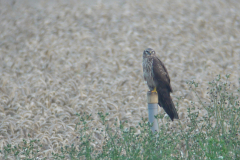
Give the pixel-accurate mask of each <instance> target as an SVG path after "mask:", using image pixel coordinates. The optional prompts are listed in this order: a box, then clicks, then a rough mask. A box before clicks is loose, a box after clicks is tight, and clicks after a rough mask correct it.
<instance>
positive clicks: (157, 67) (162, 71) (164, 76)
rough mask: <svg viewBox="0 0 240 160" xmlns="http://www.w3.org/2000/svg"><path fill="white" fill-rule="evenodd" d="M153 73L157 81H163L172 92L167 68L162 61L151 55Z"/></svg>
mask: <svg viewBox="0 0 240 160" xmlns="http://www.w3.org/2000/svg"><path fill="white" fill-rule="evenodd" d="M152 65H153V73H154V76H155V78H156V80H157V81H160V82H161V83H164V84H165V85H167V86H168V88H169V91H170V92H172V87H171V85H170V77H169V75H168V71H167V68H166V67H165V65H164V64H163V62H162V61H161V60H160V59H159V58H158V57H157V56H155V57H153V64H152Z"/></svg>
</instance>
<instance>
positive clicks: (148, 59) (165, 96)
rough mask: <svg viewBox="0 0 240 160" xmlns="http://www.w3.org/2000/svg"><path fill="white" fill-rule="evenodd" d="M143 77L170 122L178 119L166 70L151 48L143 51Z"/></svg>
mask: <svg viewBox="0 0 240 160" xmlns="http://www.w3.org/2000/svg"><path fill="white" fill-rule="evenodd" d="M143 76H144V80H145V81H146V82H147V85H148V88H149V89H150V91H151V92H157V93H158V105H159V106H161V107H163V109H164V110H165V112H166V113H167V114H168V115H169V117H170V118H171V120H172V121H173V119H179V118H178V113H177V110H176V108H175V106H174V104H173V101H172V98H171V96H170V92H172V87H171V85H170V78H169V75H168V72H167V69H166V67H165V66H164V64H163V63H162V62H161V61H160V59H159V58H158V57H157V56H156V53H155V51H154V50H153V49H151V48H147V49H146V50H144V51H143Z"/></svg>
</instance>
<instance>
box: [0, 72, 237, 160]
mask: <svg viewBox="0 0 240 160" xmlns="http://www.w3.org/2000/svg"><path fill="white" fill-rule="evenodd" d="M228 78H229V75H226V78H225V79H226V80H223V79H222V78H221V76H220V75H219V76H218V77H217V78H216V79H215V80H213V81H212V82H209V88H208V90H209V92H208V94H209V102H203V101H202V100H201V99H200V98H199V96H198V94H197V88H198V87H199V84H198V83H196V82H195V81H190V82H187V83H188V84H189V86H190V88H191V90H192V91H193V93H194V94H195V95H196V96H197V97H198V101H199V102H200V104H201V105H202V107H203V108H204V109H205V110H206V111H207V116H205V117H199V112H198V111H196V110H195V109H194V107H195V103H194V102H193V103H192V106H189V107H188V114H187V116H188V118H189V120H190V121H189V123H188V125H187V127H183V126H181V125H182V123H180V122H179V123H178V125H179V126H181V127H180V128H181V129H180V130H174V129H173V130H171V131H169V125H170V123H171V122H170V121H168V122H167V123H166V124H163V125H160V126H159V128H160V130H159V132H155V133H152V132H151V129H150V127H151V124H149V123H148V122H147V119H142V121H141V122H140V123H139V125H138V126H136V127H130V128H129V127H125V124H126V123H127V122H120V123H117V121H116V123H114V127H111V128H110V127H109V122H108V121H107V116H108V114H107V113H99V114H98V115H99V117H100V119H101V123H102V125H103V127H102V128H98V130H99V132H100V133H101V136H102V145H101V147H100V148H99V147H98V148H97V147H96V146H95V145H93V144H95V140H94V138H93V131H92V130H91V129H90V128H89V127H88V122H89V121H91V120H92V119H93V118H92V117H91V115H85V114H84V115H78V116H79V123H78V124H76V129H77V130H76V131H77V132H78V133H79V137H78V140H79V141H78V142H79V144H78V145H75V144H70V146H64V147H62V148H61V151H60V152H58V153H53V154H52V157H51V159H119V160H120V159H134V160H135V159H240V139H239V136H240V135H239V134H240V128H239V126H240V124H239V123H240V118H239V114H240V107H239V99H238V96H239V93H240V90H239V89H236V92H235V91H233V92H230V91H229V87H230V85H229V83H228V81H227V80H228ZM177 105H178V103H177ZM156 118H158V119H160V120H162V119H163V118H164V116H163V115H161V114H159V115H158V116H156ZM180 121H181V120H180ZM200 124H201V125H200ZM41 147H42V146H41V144H39V141H37V140H29V142H27V141H26V140H24V143H23V144H21V145H17V146H12V145H11V144H9V145H7V146H5V147H4V150H2V151H1V154H3V155H4V158H5V159H7V158H8V157H15V159H20V157H22V158H21V159H37V158H38V152H39V150H41V151H43V150H42V149H41ZM46 158H47V159H49V157H46Z"/></svg>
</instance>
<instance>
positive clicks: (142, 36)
mask: <svg viewBox="0 0 240 160" xmlns="http://www.w3.org/2000/svg"><path fill="white" fill-rule="evenodd" d="M149 47H150V48H153V49H154V50H155V51H156V54H157V55H158V57H159V58H160V59H161V61H162V62H163V63H164V64H165V66H166V68H167V69H168V72H169V76H170V78H171V85H172V88H173V93H172V94H171V96H172V98H173V101H174V103H175V104H177V103H178V105H177V110H178V114H179V118H180V120H175V121H174V122H170V119H169V118H168V116H167V115H166V114H165V112H164V111H163V109H162V108H159V113H161V114H165V116H164V118H163V121H160V122H159V123H166V122H170V126H169V130H171V129H175V130H178V129H179V125H178V124H179V123H181V124H182V126H183V127H186V128H187V124H188V120H189V119H188V117H187V116H186V114H187V108H188V107H189V106H190V107H191V106H192V102H193V101H197V100H198V98H200V99H201V100H202V101H203V102H204V103H208V98H209V95H208V94H207V93H208V92H209V91H208V88H207V84H208V82H209V81H212V80H213V79H214V78H215V77H216V76H217V75H219V74H221V75H226V74H230V77H229V79H228V81H229V82H231V83H230V87H229V88H230V90H232V89H235V88H239V78H240V3H239V2H238V0H229V1H218V0H211V1H200V0H199V1H191V0H172V1H169V0H161V1H158V0H147V1H144V0H140V1H138V0H133V1H120V0H119V1H110V2H109V1H107V0H103V1H94V0H92V1H88V2H84V1H77V0H76V1H73V0H70V1H64V0H60V1H47V0H40V1H31V0H19V1H14V0H13V1H8V0H1V1H0V97H1V99H0V150H3V147H4V146H6V145H7V144H14V145H17V144H21V143H23V139H26V140H28V139H39V140H40V142H41V144H43V147H42V149H44V152H42V153H41V154H42V156H49V155H51V154H52V152H54V153H57V152H58V151H59V149H60V148H61V147H62V146H65V145H70V144H72V143H75V142H76V141H77V139H78V138H77V137H78V132H77V131H76V129H75V126H76V124H77V123H78V121H79V117H78V116H77V115H76V113H79V114H80V115H83V114H84V113H85V114H91V115H92V117H93V118H94V120H92V121H91V122H89V127H90V128H91V130H92V132H94V133H95V139H96V141H95V142H96V143H95V144H93V145H96V146H101V143H102V138H101V135H100V133H98V132H99V131H98V130H96V128H101V127H102V124H101V123H100V121H99V117H98V113H99V112H103V113H109V116H108V121H109V124H110V125H111V122H115V120H117V121H118V122H120V121H126V120H127V121H128V122H129V123H128V124H127V125H129V126H136V125H137V124H138V123H139V122H140V121H141V119H142V117H143V118H147V116H148V114H147V102H146V94H147V91H148V88H147V85H146V84H145V83H144V80H143V73H142V53H143V50H144V49H146V48H149ZM222 78H223V80H225V79H224V76H223V77H222ZM193 80H194V82H199V87H198V88H197V89H196V93H197V95H198V96H196V95H195V94H192V92H191V88H189V85H188V84H187V83H186V82H193ZM194 109H195V110H197V111H198V112H199V115H198V118H199V119H201V118H202V117H204V116H205V115H206V114H207V111H206V110H205V109H204V108H203V107H202V105H200V104H199V102H196V103H195V107H194ZM110 127H111V126H110ZM0 157H1V154H0Z"/></svg>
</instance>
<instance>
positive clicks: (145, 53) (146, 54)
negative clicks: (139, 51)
mask: <svg viewBox="0 0 240 160" xmlns="http://www.w3.org/2000/svg"><path fill="white" fill-rule="evenodd" d="M155 54H156V53H155V51H154V50H153V49H152V48H147V49H145V50H144V51H143V57H145V58H147V57H152V56H155Z"/></svg>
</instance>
